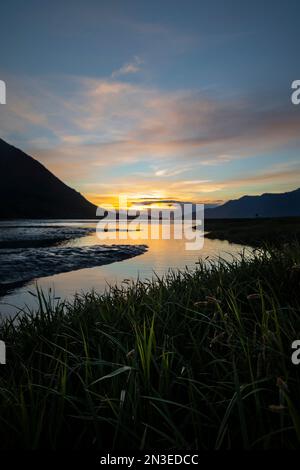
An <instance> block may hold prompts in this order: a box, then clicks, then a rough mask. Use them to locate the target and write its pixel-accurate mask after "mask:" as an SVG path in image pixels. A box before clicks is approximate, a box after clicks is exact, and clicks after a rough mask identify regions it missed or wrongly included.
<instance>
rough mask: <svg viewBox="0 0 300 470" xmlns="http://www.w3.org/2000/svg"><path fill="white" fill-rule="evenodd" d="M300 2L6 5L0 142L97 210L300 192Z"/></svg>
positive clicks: (1, 32) (0, 54)
mask: <svg viewBox="0 0 300 470" xmlns="http://www.w3.org/2000/svg"><path fill="white" fill-rule="evenodd" d="M299 15H300V2H299V1H296V0H295V1H294V0H289V1H287V2H283V1H276V0H272V1H271V0H264V1H262V0H257V1H251V2H250V1H243V0H236V1H232V0H226V1H224V0H218V1H217V0H203V1H201V0H198V1H191V0H184V1H183V0H182V1H176V0H173V1H169V0H160V1H154V0H152V1H143V0H140V1H131V0H123V1H114V0H109V1H102V0H98V1H96V0H95V1H93V0H86V1H85V2H84V6H83V2H82V1H80V2H79V1H77V0H72V1H71V0H61V1H57V0H52V1H47V0H46V1H45V0H44V1H43V2H41V1H38V0H27V1H26V2H24V1H16V0H11V1H10V2H5V4H3V3H1V29H0V79H2V80H5V81H6V85H7V105H3V106H1V109H0V129H1V137H2V138H3V139H5V140H7V141H8V142H9V143H12V144H13V145H16V146H18V147H20V148H22V150H24V151H26V152H27V153H29V154H31V155H32V156H34V157H35V158H37V159H38V160H39V161H41V162H42V163H43V164H45V165H46V166H47V168H49V169H50V170H51V171H53V172H54V173H55V174H56V175H57V176H58V177H59V178H61V179H62V180H63V181H65V182H66V183H67V184H69V185H71V186H72V187H74V188H76V189H77V190H78V191H80V192H81V193H83V194H84V195H85V196H86V197H87V198H88V199H89V200H91V201H92V202H94V203H96V204H99V205H101V204H102V205H103V204H105V202H111V201H112V200H114V199H115V198H116V197H117V196H118V194H120V193H125V194H127V195H128V196H129V197H130V198H131V200H132V201H134V202H141V201H149V200H154V201H168V200H178V201H192V202H210V203H220V202H222V201H225V200H228V199H232V198H237V197H240V196H242V195H244V194H261V193H263V192H282V191H286V190H292V189H295V188H297V187H299V186H300V184H299V181H300V158H299V149H300V132H299V130H300V106H294V105H292V103H291V98H290V97H291V83H292V81H293V80H296V79H300V66H299V52H300V28H299Z"/></svg>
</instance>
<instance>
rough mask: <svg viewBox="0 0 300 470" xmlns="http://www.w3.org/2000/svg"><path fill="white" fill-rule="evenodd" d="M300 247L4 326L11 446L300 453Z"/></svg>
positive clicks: (4, 422)
mask: <svg viewBox="0 0 300 470" xmlns="http://www.w3.org/2000/svg"><path fill="white" fill-rule="evenodd" d="M299 265H300V247H299V245H293V246H289V247H288V246H286V247H285V248H282V249H281V250H278V251H277V250H276V249H272V250H271V251H270V252H261V253H257V254H256V256H254V258H252V259H246V258H240V259H239V260H236V261H235V262H232V263H227V262H220V263H218V264H212V265H211V266H210V267H208V266H207V263H206V264H204V263H201V264H199V265H198V268H197V270H196V271H193V272H190V271H186V272H184V273H182V274H181V275H180V274H178V273H177V274H176V273H170V274H169V275H168V276H167V277H166V278H165V279H163V280H158V279H157V280H156V281H153V282H148V283H135V284H133V285H131V286H129V288H128V289H117V288H115V289H113V290H112V291H111V292H110V293H109V294H106V295H103V296H98V295H96V294H95V293H93V292H90V293H88V294H86V295H84V296H77V298H76V299H75V301H74V302H73V303H71V304H67V303H60V304H55V305H51V301H50V300H49V299H46V298H45V297H44V296H43V295H42V293H39V294H38V295H39V302H40V311H39V312H38V314H36V313H33V314H32V315H23V316H20V319H19V324H17V322H16V321H15V322H12V321H5V322H4V323H3V324H2V326H1V329H0V339H2V340H4V341H5V343H6V347H7V365H6V366H3V367H2V368H1V378H0V417H1V418H0V438H1V440H0V442H1V447H2V448H14V449H18V448H56V449H58V448H65V449H66V448H73V449H75V448H76V449H83V448H89V449H98V450H99V449H102V450H103V449H110V450H112V449H125V448H126V449H157V450H158V449H164V450H165V449H170V450H171V449H192V448H193V449H227V448H250V449H255V448H260V449H264V448H276V449H277V448H299V447H300V428H299V424H298V423H299V422H300V406H299V398H298V391H299V386H300V366H299V367H297V366H294V365H293V364H292V361H291V355H292V349H291V344H292V342H293V341H294V340H296V339H300V338H298V336H299V331H300V315H299V313H300V289H299V282H300V267H299Z"/></svg>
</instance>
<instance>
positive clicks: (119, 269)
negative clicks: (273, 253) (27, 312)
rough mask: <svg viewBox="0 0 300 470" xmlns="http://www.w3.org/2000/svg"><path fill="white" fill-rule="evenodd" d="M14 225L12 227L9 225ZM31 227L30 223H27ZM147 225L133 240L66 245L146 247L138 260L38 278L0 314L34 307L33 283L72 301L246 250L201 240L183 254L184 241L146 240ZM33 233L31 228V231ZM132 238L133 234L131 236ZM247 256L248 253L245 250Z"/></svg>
mask: <svg viewBox="0 0 300 470" xmlns="http://www.w3.org/2000/svg"><path fill="white" fill-rule="evenodd" d="M12 224H13V223H12ZM31 225H32V226H36V225H39V226H40V227H42V226H44V227H45V226H48V227H49V225H51V226H52V227H55V226H62V225H63V226H70V227H74V226H77V227H95V222H94V221H70V222H68V223H66V222H65V221H53V222H51V223H49V221H39V222H38V223H37V222H36V221H35V222H34V223H33V222H32V221H31ZM27 226H30V222H27ZM146 229H147V228H146V222H145V224H144V225H143V224H142V225H141V227H140V230H139V231H136V232H135V234H134V238H135V239H134V240H133V239H132V238H128V239H126V240H124V239H121V240H120V239H118V237H119V236H120V234H122V236H124V232H121V231H120V232H117V233H115V237H113V239H106V240H105V241H103V240H99V239H98V237H97V234H96V233H93V234H89V235H87V236H85V237H82V238H78V239H75V240H72V241H68V242H66V244H67V246H78V247H80V246H91V245H95V244H105V245H107V244H108V245H109V244H147V245H148V251H147V252H146V253H144V254H142V255H140V256H137V257H135V258H131V259H128V260H124V261H120V262H115V263H112V264H109V265H105V266H99V267H95V268H89V269H80V270H78V271H72V272H68V273H62V274H57V275H54V276H49V277H43V278H39V279H37V280H36V281H33V282H31V283H30V284H27V285H26V286H23V287H22V288H20V289H18V290H15V291H14V292H13V293H11V294H10V295H7V296H6V297H4V298H2V299H1V301H0V312H1V314H2V315H3V316H5V315H10V314H12V313H13V312H15V310H16V308H23V307H24V306H25V305H27V306H28V307H29V308H35V307H36V299H35V298H34V297H33V296H32V295H31V294H30V293H29V292H30V291H34V290H35V285H36V283H37V284H38V286H39V287H40V288H42V289H44V290H46V291H47V290H49V288H51V289H52V291H53V292H55V295H56V296H57V297H60V298H63V299H65V298H66V299H69V300H71V299H72V297H73V296H74V294H75V293H76V292H84V291H88V290H90V289H95V290H96V291H97V292H103V291H104V290H105V289H107V287H108V285H113V284H116V283H121V282H122V281H123V280H124V279H132V280H134V279H137V278H139V279H141V280H145V279H150V278H152V277H153V275H154V273H156V274H157V275H158V276H162V275H163V274H165V273H166V272H167V271H168V270H169V269H180V270H182V269H185V268H189V269H194V268H195V266H196V263H197V262H198V261H199V259H204V260H205V259H206V260H212V259H216V258H218V257H222V258H224V259H226V260H231V259H232V257H235V256H237V255H238V254H239V253H241V252H242V251H243V250H245V247H244V246H242V245H236V244H231V243H229V242H227V241H221V240H210V239H205V240H204V246H203V248H202V249H201V250H196V251H194V250H191V251H189V250H186V246H185V243H186V240H184V239H182V240H175V239H170V240H162V239H157V240H153V239H147V240H145V230H146ZM33 230H34V228H33ZM130 236H132V233H130ZM246 251H248V252H249V253H250V249H246Z"/></svg>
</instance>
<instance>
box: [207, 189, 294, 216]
mask: <svg viewBox="0 0 300 470" xmlns="http://www.w3.org/2000/svg"><path fill="white" fill-rule="evenodd" d="M205 215H206V217H207V218H216V219H220V218H222V219H223V218H224V219H231V218H255V217H297V216H300V188H298V189H296V190H294V191H290V192H285V193H278V194H275V193H265V194H262V195H261V196H243V197H241V198H240V199H235V200H231V201H228V202H226V203H225V204H223V205H222V206H218V207H215V208H213V209H206V210H205Z"/></svg>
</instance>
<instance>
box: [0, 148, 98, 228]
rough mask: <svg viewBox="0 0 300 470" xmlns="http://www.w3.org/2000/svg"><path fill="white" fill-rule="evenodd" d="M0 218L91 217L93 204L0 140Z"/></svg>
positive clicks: (26, 156) (93, 215)
mask: <svg viewBox="0 0 300 470" xmlns="http://www.w3.org/2000/svg"><path fill="white" fill-rule="evenodd" d="M0 200H1V205H0V218H57V219H58V218H69V219H71V218H95V216H96V206H94V205H93V204H92V203H90V202H89V201H87V200H86V199H85V198H84V197H83V196H82V195H81V194H80V193H78V192H77V191H75V190H74V189H72V188H70V187H69V186H67V185H66V184H64V183H63V182H62V181H60V180H59V179H58V178H57V177H56V176H54V175H53V174H52V173H51V172H50V171H48V170H47V169H46V168H45V167H44V166H43V165H42V164H41V163H39V162H38V161H37V160H35V159H34V158H32V157H30V156H29V155H27V154H26V153H24V152H22V151H21V150H19V149H17V148H15V147H13V146H12V145H9V144H8V143H6V142H5V141H4V140H2V139H0Z"/></svg>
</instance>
